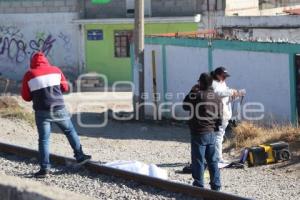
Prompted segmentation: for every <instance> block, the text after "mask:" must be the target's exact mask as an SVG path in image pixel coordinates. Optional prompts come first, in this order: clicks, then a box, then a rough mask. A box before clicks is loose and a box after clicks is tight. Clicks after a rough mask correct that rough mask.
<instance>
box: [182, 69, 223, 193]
mask: <svg viewBox="0 0 300 200" xmlns="http://www.w3.org/2000/svg"><path fill="white" fill-rule="evenodd" d="M198 82H199V84H197V85H195V86H194V87H193V88H192V90H191V91H190V92H189V94H188V95H187V96H186V97H185V99H184V106H183V109H184V110H187V111H190V113H191V115H192V116H191V119H190V121H189V127H190V130H191V154H192V176H193V178H194V182H193V185H194V186H197V187H204V170H205V160H206V163H207V166H208V170H209V175H210V186H211V189H212V190H217V191H218V190H220V188H221V181H220V170H219V168H218V158H217V152H216V148H215V142H216V135H215V131H216V130H217V127H219V125H220V124H221V117H222V116H221V113H222V112H221V111H222V103H221V99H220V98H219V97H218V96H217V95H216V94H215V93H214V91H213V88H212V87H211V86H212V78H211V77H210V76H209V75H208V74H207V73H203V74H201V75H200V78H199V81H198Z"/></svg>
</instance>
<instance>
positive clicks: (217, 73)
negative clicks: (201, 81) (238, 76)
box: [215, 67, 230, 77]
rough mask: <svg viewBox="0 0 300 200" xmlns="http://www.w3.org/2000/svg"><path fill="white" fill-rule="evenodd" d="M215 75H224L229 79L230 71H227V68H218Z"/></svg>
mask: <svg viewBox="0 0 300 200" xmlns="http://www.w3.org/2000/svg"><path fill="white" fill-rule="evenodd" d="M215 74H216V75H223V76H225V77H229V76H230V75H229V74H228V71H227V70H226V68H225V67H218V68H217V69H215Z"/></svg>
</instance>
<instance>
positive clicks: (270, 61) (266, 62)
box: [213, 49, 291, 121]
mask: <svg viewBox="0 0 300 200" xmlns="http://www.w3.org/2000/svg"><path fill="white" fill-rule="evenodd" d="M213 66H214V67H215V68H216V67H218V66H226V68H227V70H228V71H229V73H230V74H231V77H230V78H229V79H228V82H227V83H228V85H229V86H231V87H234V88H246V90H247V96H246V102H257V103H261V104H263V105H264V107H265V116H266V118H274V119H277V120H280V121H285V120H289V119H290V116H291V110H290V98H291V96H290V78H289V55H288V54H279V53H267V52H249V51H230V50H222V49H216V50H214V51H213Z"/></svg>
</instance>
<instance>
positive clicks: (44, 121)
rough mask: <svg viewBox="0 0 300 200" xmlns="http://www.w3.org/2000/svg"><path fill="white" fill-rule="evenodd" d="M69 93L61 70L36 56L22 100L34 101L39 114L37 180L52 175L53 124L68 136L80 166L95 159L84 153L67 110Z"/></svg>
mask: <svg viewBox="0 0 300 200" xmlns="http://www.w3.org/2000/svg"><path fill="white" fill-rule="evenodd" d="M68 90H69V87H68V83H67V81H66V79H65V76H64V75H63V73H62V72H61V70H60V69H59V68H58V67H55V66H52V65H50V64H49V62H48V60H47V58H46V57H45V55H44V54H43V53H41V52H38V53H36V54H35V55H34V56H33V57H32V59H31V65H30V70H29V71H28V72H27V73H26V74H25V75H24V78H23V84H22V98H23V99H24V100H25V101H33V109H34V111H35V121H36V126H37V129H38V134H39V154H40V171H38V172H37V173H35V177H37V178H45V177H46V176H48V174H49V173H50V161H49V154H50V153H49V138H50V133H51V124H52V123H55V124H57V125H58V127H59V128H60V129H61V130H62V131H63V132H64V134H65V135H66V136H67V138H68V141H69V143H70V145H71V147H72V149H73V151H74V157H75V158H76V160H77V162H78V163H79V164H84V163H86V162H87V161H89V160H90V159H91V156H89V155H85V154H84V153H83V151H82V148H81V145H80V141H79V137H78V134H77V132H76V130H75V128H74V126H73V124H72V122H71V119H70V115H69V114H68V112H67V110H66V109H65V105H64V99H63V94H62V93H63V92H67V91H68Z"/></svg>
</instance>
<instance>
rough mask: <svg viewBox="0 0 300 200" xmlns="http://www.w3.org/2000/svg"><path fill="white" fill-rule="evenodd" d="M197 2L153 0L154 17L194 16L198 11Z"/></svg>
mask: <svg viewBox="0 0 300 200" xmlns="http://www.w3.org/2000/svg"><path fill="white" fill-rule="evenodd" d="M196 2H197V1H196V0H152V2H151V4H152V5H151V7H152V16H158V17H163V16H192V15H194V14H196V10H197V3H196Z"/></svg>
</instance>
